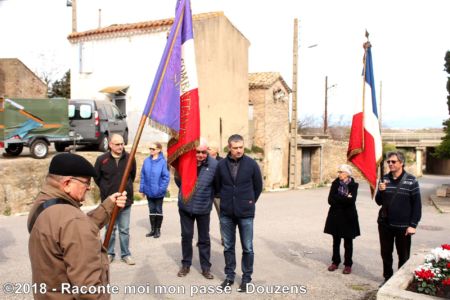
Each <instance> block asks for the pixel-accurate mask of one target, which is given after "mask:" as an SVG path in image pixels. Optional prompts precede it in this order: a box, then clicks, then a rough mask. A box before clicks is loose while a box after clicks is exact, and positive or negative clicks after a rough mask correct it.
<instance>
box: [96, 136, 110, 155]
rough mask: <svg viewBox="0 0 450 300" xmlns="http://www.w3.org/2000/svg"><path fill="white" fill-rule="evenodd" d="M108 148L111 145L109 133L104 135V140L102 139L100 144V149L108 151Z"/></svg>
mask: <svg viewBox="0 0 450 300" xmlns="http://www.w3.org/2000/svg"><path fill="white" fill-rule="evenodd" d="M108 149H109V146H108V136H107V135H104V136H103V137H102V140H101V142H100V144H98V151H101V152H106V151H108Z"/></svg>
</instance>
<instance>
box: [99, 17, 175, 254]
mask: <svg viewBox="0 0 450 300" xmlns="http://www.w3.org/2000/svg"><path fill="white" fill-rule="evenodd" d="M183 17H184V9H183V11H182V13H181V16H180V20H179V22H178V24H177V27H176V31H175V34H174V36H173V39H172V41H171V45H170V49H169V54H168V55H167V57H166V61H165V62H164V68H163V70H162V75H161V76H160V77H159V81H158V86H157V89H156V91H155V95H154V97H153V99H152V104H151V106H150V109H149V112H148V113H147V114H142V117H141V120H140V121H139V126H138V129H137V131H136V136H135V138H134V140H133V146H132V147H131V151H130V155H129V157H128V161H127V164H126V167H125V171H124V173H123V176H122V181H121V182H120V186H119V193H122V192H123V191H125V188H126V186H127V182H128V177H129V176H130V172H131V167H132V165H133V161H134V158H135V157H136V151H137V146H138V145H139V141H140V139H141V136H142V131H143V130H144V126H145V121H146V120H147V118H148V116H150V115H151V113H152V111H153V108H154V106H155V99H156V98H157V97H158V95H159V91H160V89H161V85H162V82H163V79H164V75H165V73H166V70H167V65H168V64H169V60H170V57H171V54H172V51H173V47H174V44H175V39H176V37H177V36H178V32H179V30H180V27H181V24H182V23H183ZM174 25H175V24H174ZM119 209H120V208H119V207H118V206H117V205H116V204H114V209H113V212H112V214H111V219H110V221H109V224H108V229H107V231H106V234H105V240H104V241H103V246H105V247H106V248H108V246H109V240H110V239H111V234H112V231H113V228H114V223H115V222H116V219H117V215H118V213H119Z"/></svg>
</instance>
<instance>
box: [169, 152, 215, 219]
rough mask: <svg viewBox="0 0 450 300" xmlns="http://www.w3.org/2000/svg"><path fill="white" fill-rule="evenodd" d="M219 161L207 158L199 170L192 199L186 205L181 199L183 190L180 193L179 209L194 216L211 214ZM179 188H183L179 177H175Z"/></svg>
mask: <svg viewBox="0 0 450 300" xmlns="http://www.w3.org/2000/svg"><path fill="white" fill-rule="evenodd" d="M216 167H217V161H216V160H215V159H213V158H211V157H210V156H209V155H208V156H207V158H206V160H205V162H204V163H203V164H202V165H200V167H198V168H197V183H196V186H195V191H194V194H193V195H192V198H191V199H190V200H189V201H188V202H187V203H185V202H184V201H183V199H182V197H181V189H180V192H179V193H178V208H179V209H181V210H183V211H185V212H187V213H189V214H194V215H206V214H209V213H210V212H211V208H212V202H213V198H214V174H215V172H216ZM175 182H176V184H177V185H178V187H180V186H181V181H180V180H179V177H178V176H176V177H175Z"/></svg>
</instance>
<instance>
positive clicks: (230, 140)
mask: <svg viewBox="0 0 450 300" xmlns="http://www.w3.org/2000/svg"><path fill="white" fill-rule="evenodd" d="M243 141H244V138H243V137H242V135H239V134H233V135H231V136H230V137H229V138H228V145H231V143H236V142H243Z"/></svg>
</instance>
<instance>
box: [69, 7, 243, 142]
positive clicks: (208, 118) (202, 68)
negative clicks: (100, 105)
mask: <svg viewBox="0 0 450 300" xmlns="http://www.w3.org/2000/svg"><path fill="white" fill-rule="evenodd" d="M172 24H173V19H163V20H156V21H147V22H140V23H132V24H119V25H111V26H108V27H103V28H98V29H93V30H88V31H84V32H74V33H72V34H70V35H69V37H68V39H69V41H70V43H71V44H72V52H73V55H72V61H71V93H72V94H71V98H94V99H109V100H111V101H113V102H115V103H116V104H117V105H118V106H119V108H120V109H121V110H122V111H123V112H125V113H126V114H127V116H128V117H127V120H128V125H129V128H130V135H129V136H130V139H131V140H132V139H133V138H134V135H135V130H136V129H137V127H138V122H139V120H140V118H141V115H142V111H143V109H144V106H145V103H146V101H147V97H148V94H149V92H150V88H151V86H152V83H153V80H154V75H155V74H156V70H157V68H158V65H159V62H160V59H161V56H162V53H163V50H164V46H165V43H166V39H167V34H168V32H169V30H170V27H171V25H172ZM193 24H194V43H195V53H196V62H197V73H198V83H199V96H200V116H201V120H200V122H201V135H202V136H203V137H205V138H206V139H207V140H209V141H211V142H214V143H215V144H217V145H218V146H220V148H221V149H223V147H224V146H226V141H227V138H228V136H229V135H231V134H233V133H239V134H242V135H243V136H244V138H248V119H247V105H248V99H249V90H248V47H249V44H250V43H249V41H248V40H247V39H246V38H245V37H244V36H243V35H242V34H241V33H240V32H239V30H237V29H236V28H235V27H234V26H233V24H231V22H230V21H229V20H228V18H227V17H226V16H225V15H224V14H223V13H222V12H213V13H203V14H198V15H194V16H193ZM164 138H165V135H163V134H162V133H160V132H158V131H157V130H154V129H152V128H150V127H149V126H146V128H145V129H144V133H143V135H142V139H141V140H142V141H145V140H163V139H164Z"/></svg>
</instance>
